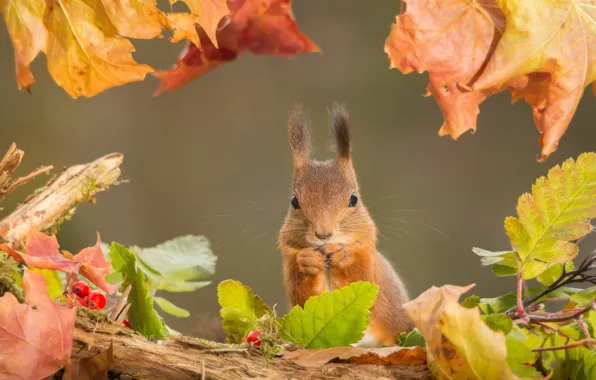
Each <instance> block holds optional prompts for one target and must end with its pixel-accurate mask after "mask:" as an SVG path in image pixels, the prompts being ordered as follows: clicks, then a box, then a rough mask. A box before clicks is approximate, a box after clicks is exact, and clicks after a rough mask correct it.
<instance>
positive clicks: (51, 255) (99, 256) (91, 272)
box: [0, 232, 119, 294]
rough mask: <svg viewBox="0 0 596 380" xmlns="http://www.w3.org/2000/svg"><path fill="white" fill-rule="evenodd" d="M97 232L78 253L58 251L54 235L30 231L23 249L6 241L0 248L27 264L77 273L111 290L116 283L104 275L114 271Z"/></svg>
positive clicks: (115, 288)
mask: <svg viewBox="0 0 596 380" xmlns="http://www.w3.org/2000/svg"><path fill="white" fill-rule="evenodd" d="M100 243H101V241H100V236H99V234H97V243H96V244H95V246H93V247H89V248H84V249H83V250H81V251H80V252H79V253H78V254H77V255H74V256H73V255H72V254H70V253H69V252H67V251H63V254H60V251H59V250H58V248H59V245H58V240H56V236H55V235H52V236H48V235H46V234H44V233H41V232H33V233H32V234H30V235H29V237H28V238H27V243H26V246H25V249H26V252H27V253H23V252H19V251H17V250H15V249H14V248H12V246H11V245H9V244H0V249H1V250H3V251H5V252H8V254H9V255H11V256H12V257H13V258H15V260H17V261H19V262H25V263H26V264H27V266H29V267H30V268H40V269H49V270H59V271H62V272H66V273H80V274H81V275H82V276H84V277H86V278H87V279H89V280H90V281H91V282H93V283H94V284H95V285H97V286H98V287H100V288H101V289H102V290H105V291H106V292H108V293H109V294H112V293H114V292H115V291H116V290H117V289H118V288H119V285H110V284H108V283H107V282H106V280H105V277H106V276H107V275H109V274H111V273H113V272H114V271H113V269H112V266H111V264H110V262H109V261H106V259H105V255H104V254H103V251H102V249H101V247H100Z"/></svg>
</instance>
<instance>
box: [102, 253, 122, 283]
mask: <svg viewBox="0 0 596 380" xmlns="http://www.w3.org/2000/svg"><path fill="white" fill-rule="evenodd" d="M109 252H110V251H109V250H108V253H109ZM105 280H106V282H107V283H108V284H110V285H116V284H119V283H121V282H122V281H124V276H122V273H120V272H114V273H110V274H108V275H107V276H106V277H105Z"/></svg>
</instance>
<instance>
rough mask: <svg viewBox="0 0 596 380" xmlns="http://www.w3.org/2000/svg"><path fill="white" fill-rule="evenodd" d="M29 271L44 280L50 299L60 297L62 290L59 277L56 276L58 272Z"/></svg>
mask: <svg viewBox="0 0 596 380" xmlns="http://www.w3.org/2000/svg"><path fill="white" fill-rule="evenodd" d="M29 269H30V270H31V271H32V272H35V273H39V274H41V275H42V276H43V277H44V278H45V279H46V285H47V286H48V293H50V298H52V299H55V298H58V297H61V296H62V293H63V292H64V288H63V285H62V280H60V277H59V276H58V271H55V270H50V269H39V268H29Z"/></svg>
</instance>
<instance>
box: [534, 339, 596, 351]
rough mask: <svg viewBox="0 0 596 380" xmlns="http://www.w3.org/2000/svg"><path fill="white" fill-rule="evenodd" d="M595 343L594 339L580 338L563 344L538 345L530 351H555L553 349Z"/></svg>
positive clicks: (564, 348)
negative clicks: (538, 346)
mask: <svg viewBox="0 0 596 380" xmlns="http://www.w3.org/2000/svg"><path fill="white" fill-rule="evenodd" d="M594 343H596V340H595V339H582V340H578V341H577V342H573V343H569V344H565V345H563V346H551V347H540V348H534V349H532V352H543V351H555V350H566V349H569V348H575V347H582V346H590V345H593V344H594Z"/></svg>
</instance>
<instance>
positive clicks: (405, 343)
mask: <svg viewBox="0 0 596 380" xmlns="http://www.w3.org/2000/svg"><path fill="white" fill-rule="evenodd" d="M399 337H400V339H399V346H402V347H415V346H419V347H422V348H424V347H426V341H425V340H424V337H423V336H422V334H420V331H418V329H416V328H415V329H413V330H412V331H410V332H409V333H407V334H406V333H405V332H403V333H401V334H400V336H399Z"/></svg>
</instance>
